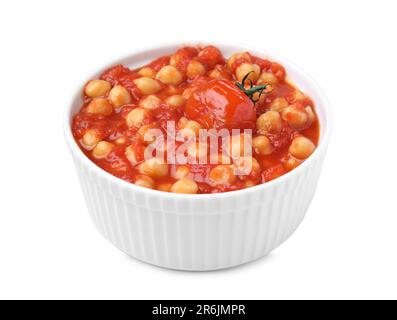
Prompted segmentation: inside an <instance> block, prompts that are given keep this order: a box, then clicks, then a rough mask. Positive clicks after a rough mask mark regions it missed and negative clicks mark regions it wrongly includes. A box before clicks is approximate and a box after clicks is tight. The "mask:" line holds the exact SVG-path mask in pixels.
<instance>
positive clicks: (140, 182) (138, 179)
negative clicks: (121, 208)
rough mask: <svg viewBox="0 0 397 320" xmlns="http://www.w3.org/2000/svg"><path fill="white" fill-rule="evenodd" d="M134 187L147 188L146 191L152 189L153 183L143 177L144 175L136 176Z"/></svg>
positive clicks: (146, 177) (151, 180) (150, 179)
mask: <svg viewBox="0 0 397 320" xmlns="http://www.w3.org/2000/svg"><path fill="white" fill-rule="evenodd" d="M134 184H135V185H137V186H140V187H143V188H148V189H153V187H154V181H153V179H152V178H150V177H148V176H145V175H142V174H140V175H137V176H136V180H135V182H134Z"/></svg>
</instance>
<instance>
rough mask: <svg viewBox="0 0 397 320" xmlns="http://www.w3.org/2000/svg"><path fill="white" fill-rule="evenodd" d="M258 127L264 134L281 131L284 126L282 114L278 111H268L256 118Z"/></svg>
mask: <svg viewBox="0 0 397 320" xmlns="http://www.w3.org/2000/svg"><path fill="white" fill-rule="evenodd" d="M256 127H257V128H258V131H259V132H260V133H262V134H265V133H279V132H280V131H281V129H282V127H283V124H282V121H281V117H280V114H279V113H278V112H277V111H267V112H265V113H263V114H261V115H260V116H259V118H258V119H256Z"/></svg>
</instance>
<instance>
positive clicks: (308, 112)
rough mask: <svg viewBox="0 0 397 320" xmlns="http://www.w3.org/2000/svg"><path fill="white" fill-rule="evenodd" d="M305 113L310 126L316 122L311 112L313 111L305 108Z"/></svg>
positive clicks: (308, 107)
mask: <svg viewBox="0 0 397 320" xmlns="http://www.w3.org/2000/svg"><path fill="white" fill-rule="evenodd" d="M305 111H306V113H307V116H308V118H309V121H310V124H312V123H313V122H314V121H315V120H316V115H315V114H314V112H313V109H312V108H311V107H310V106H307V107H306V108H305Z"/></svg>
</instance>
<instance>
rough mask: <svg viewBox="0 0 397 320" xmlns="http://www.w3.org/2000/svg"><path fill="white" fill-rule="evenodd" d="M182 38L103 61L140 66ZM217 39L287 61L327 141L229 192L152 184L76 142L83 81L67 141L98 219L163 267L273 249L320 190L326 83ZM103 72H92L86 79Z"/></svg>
mask: <svg viewBox="0 0 397 320" xmlns="http://www.w3.org/2000/svg"><path fill="white" fill-rule="evenodd" d="M196 44H197V43H194V44H192V45H196ZM183 45H186V44H173V45H166V46H161V47H156V48H153V49H147V50H142V51H140V52H137V53H133V54H131V55H130V56H128V57H126V58H124V59H121V60H118V61H114V62H112V63H109V64H107V65H105V66H104V67H109V66H112V65H115V64H118V63H121V64H124V65H126V66H129V67H134V66H135V67H137V66H141V65H143V64H145V63H147V62H149V61H151V60H153V59H154V58H157V57H159V56H162V55H166V54H171V53H173V52H175V50H176V49H178V48H180V47H181V46H183ZM214 45H216V46H217V47H218V48H220V49H221V50H222V52H223V54H224V55H225V56H226V57H227V56H229V55H231V54H232V53H234V52H239V51H247V50H248V51H250V52H251V53H253V54H255V55H257V56H260V57H268V58H269V59H272V60H275V61H278V62H280V63H281V64H282V65H283V66H284V67H285V68H286V70H287V75H288V77H289V78H290V79H291V80H292V81H293V83H295V84H296V85H297V86H298V87H299V88H300V89H302V90H303V91H304V92H306V93H307V94H308V95H309V96H310V97H311V98H312V99H313V100H314V102H315V106H316V111H317V114H318V117H319V120H320V130H321V133H320V143H319V146H318V148H317V149H316V151H315V152H314V153H313V154H312V155H311V156H310V157H309V158H308V159H307V160H306V161H305V162H304V163H303V164H302V165H300V166H299V167H298V168H296V169H294V170H292V171H291V172H289V173H287V174H285V175H283V176H282V177H280V178H277V179H275V180H273V181H270V182H268V183H265V184H261V185H258V186H255V187H252V188H248V189H244V190H239V191H232V192H226V193H218V194H199V195H184V194H174V193H167V192H162V191H156V190H151V189H145V188H142V187H138V186H135V185H133V184H131V183H128V182H126V181H123V180H121V179H119V178H116V177H114V176H112V175H111V174H109V173H107V172H105V171H104V170H102V169H101V168H99V167H98V166H96V165H95V164H94V163H93V162H91V160H89V159H88V158H87V157H86V156H85V155H84V153H83V152H82V151H81V150H80V148H79V146H78V145H77V143H76V142H75V140H74V138H73V136H72V132H71V126H70V124H71V121H72V118H73V116H74V115H75V114H76V113H77V112H78V111H79V109H80V106H81V102H82V100H81V97H82V95H81V91H82V88H83V85H84V83H82V84H81V85H80V86H79V88H78V90H77V92H76V94H75V96H74V98H73V100H72V102H71V104H70V105H69V106H68V107H67V109H66V113H65V119H64V130H65V136H66V141H67V144H68V146H69V148H70V150H71V153H72V155H73V159H74V162H75V165H76V169H77V173H78V176H79V178H80V182H81V185H82V188H83V192H84V196H85V199H86V202H87V206H88V211H89V213H90V215H91V217H92V220H93V221H94V224H95V226H96V227H97V228H98V230H99V232H100V233H101V234H102V235H103V236H104V237H105V238H106V239H108V240H109V241H110V242H111V243H113V244H114V245H115V246H116V247H117V248H119V249H120V250H122V251H124V252H125V253H126V254H128V255H130V256H132V257H135V258H137V259H139V260H141V261H144V262H147V263H151V264H154V265H157V266H161V267H166V268H172V269H180V270H196V271H204V270H215V269H222V268H229V267H233V266H237V265H240V264H243V263H246V262H249V261H253V260H256V259H258V258H260V257H263V256H264V255H266V254H268V253H269V252H270V251H272V250H273V249H275V248H276V247H278V246H279V245H280V244H281V243H282V242H284V241H285V240H286V239H287V238H288V237H289V236H290V235H291V234H292V233H293V232H294V231H295V229H296V228H297V227H298V225H299V224H300V222H301V221H302V219H303V217H304V215H305V213H306V211H307V209H308V207H309V205H310V202H311V200H312V198H313V195H314V192H315V190H316V185H317V181H318V179H319V175H320V171H321V167H322V163H323V160H324V157H325V154H326V149H327V145H328V140H329V137H330V132H331V115H330V108H329V104H328V102H327V99H326V98H325V96H324V94H323V93H322V90H321V89H319V87H318V86H317V85H316V84H315V83H314V81H313V80H312V79H311V78H310V77H309V76H307V75H306V73H304V72H303V71H302V70H300V69H298V68H297V67H296V66H294V65H293V64H291V63H290V62H288V61H285V59H282V58H280V57H278V56H277V55H274V54H269V53H268V51H267V50H265V49H259V50H258V49H252V48H246V47H240V46H233V45H222V44H216V43H214ZM99 74H100V73H99V72H98V73H97V74H93V75H90V76H89V77H87V79H86V81H88V80H89V79H93V78H96V77H98V76H99Z"/></svg>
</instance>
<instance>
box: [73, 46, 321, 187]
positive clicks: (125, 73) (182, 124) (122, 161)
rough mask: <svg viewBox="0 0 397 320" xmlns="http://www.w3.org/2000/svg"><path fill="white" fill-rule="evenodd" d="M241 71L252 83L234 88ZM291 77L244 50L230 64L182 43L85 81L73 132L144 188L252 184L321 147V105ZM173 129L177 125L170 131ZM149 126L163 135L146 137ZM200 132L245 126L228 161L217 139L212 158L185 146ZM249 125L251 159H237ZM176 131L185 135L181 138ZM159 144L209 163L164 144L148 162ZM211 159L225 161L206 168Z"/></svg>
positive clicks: (110, 168) (197, 145)
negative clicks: (149, 153)
mask: <svg viewBox="0 0 397 320" xmlns="http://www.w3.org/2000/svg"><path fill="white" fill-rule="evenodd" d="M245 74H247V77H248V78H249V79H250V81H249V80H246V82H244V83H243V85H244V87H245V90H244V91H243V90H242V89H241V88H239V87H238V86H237V85H236V82H240V83H241V81H242V80H241V77H242V76H244V75H245ZM286 76H287V75H286V71H285V69H284V67H283V66H282V65H280V64H279V63H277V62H273V61H269V60H267V59H262V58H260V57H256V56H253V55H251V54H250V53H248V52H244V53H236V54H235V55H232V56H231V57H228V58H225V57H224V56H223V55H222V53H221V51H220V50H219V49H218V48H216V47H214V46H207V47H183V48H180V49H179V50H177V51H176V52H175V53H174V54H172V55H170V56H163V57H159V58H157V59H156V60H154V61H152V62H151V63H149V64H147V65H145V66H142V67H140V68H136V69H130V68H128V67H126V66H122V65H116V66H113V67H110V68H109V69H107V70H105V71H104V72H103V73H102V74H101V76H100V77H99V79H93V80H91V81H89V82H88V83H87V84H86V85H85V87H84V88H83V104H82V106H81V109H80V111H79V112H78V113H77V114H76V115H75V116H74V118H73V123H72V132H73V135H74V137H75V139H76V141H77V143H78V144H79V146H80V148H81V150H82V151H83V152H84V153H85V155H86V156H87V157H88V158H89V159H91V160H92V161H93V162H94V163H95V164H96V165H97V166H99V167H101V168H102V169H103V170H105V171H107V172H109V173H110V174H112V175H114V176H116V177H118V178H120V179H123V180H125V181H128V182H130V183H134V184H136V185H139V186H141V187H146V188H151V189H156V190H161V191H167V192H175V193H191V194H195V193H217V192H227V191H233V190H239V189H243V188H248V187H252V186H255V185H258V184H261V183H266V182H268V181H271V180H273V179H276V178H277V177H280V176H281V175H283V174H285V173H287V172H289V171H291V170H293V169H294V168H296V167H297V166H299V165H300V164H301V163H302V162H303V161H305V160H306V158H307V157H309V156H310V155H311V153H313V152H314V150H315V148H316V146H317V145H318V140H319V131H320V125H319V121H318V118H317V115H316V112H315V105H314V103H313V101H312V100H311V99H310V97H308V96H307V95H306V94H304V93H303V92H301V91H300V90H299V89H298V88H296V87H295V86H294V85H293V84H291V83H290V82H289V81H288V80H287V78H286ZM250 85H252V86H253V87H254V89H255V88H258V86H266V90H264V91H262V93H261V95H259V91H258V92H256V93H255V94H256V95H254V96H253V97H255V99H253V97H249V96H248V94H247V92H246V90H248V89H250ZM170 123H175V132H173V133H172V132H170V131H169V125H170ZM152 129H157V130H158V131H157V132H160V133H162V137H161V138H159V137H153V136H150V134H152V133H151V132H152V131H151V130H152ZM201 129H215V130H223V131H224V132H228V133H230V134H231V135H232V132H234V131H232V130H236V129H239V130H240V133H239V134H238V135H235V136H232V138H230V139H232V140H231V144H229V145H228V148H229V149H228V150H229V151H230V150H237V153H238V155H236V154H233V153H232V152H231V153H229V154H227V155H226V156H225V155H222V154H221V151H222V145H221V143H220V142H221V139H220V138H218V140H217V141H218V142H219V146H218V148H217V149H216V150H215V151H216V152H214V150H212V149H211V148H210V147H211V146H210V145H207V146H205V145H204V144H203V143H202V141H201V140H200V141H198V142H197V141H195V142H194V143H193V142H192V141H193V140H189V139H194V138H195V137H199V132H201V131H200V130H201ZM244 129H250V130H251V131H252V135H249V136H250V139H251V140H252V143H251V144H250V145H249V148H250V150H249V151H250V153H251V154H249V155H248V156H246V155H244V157H243V158H241V152H242V149H241V145H240V146H238V145H237V144H235V143H234V142H233V141H234V140H233V139H235V138H236V139H238V140H240V138H241V139H243V138H244V137H246V136H247V134H243V130H244ZM200 134H201V133H200ZM175 135H177V136H182V137H183V139H182V140H177V141H175ZM148 137H149V138H148ZM237 137H238V138H237ZM161 139H163V140H164V141H168V140H173V141H174V143H175V148H177V149H178V148H182V147H183V146H184V145H186V146H187V147H186V150H185V151H184V154H185V155H189V156H192V155H193V157H194V156H196V157H199V156H200V155H201V156H203V157H204V158H206V160H207V162H208V163H183V161H182V162H181V161H179V160H175V161H168V156H169V155H172V156H174V155H175V154H176V153H177V152H178V151H175V150H174V149H170V148H169V147H168V146H167V147H163V149H161V148H160V149H156V152H155V154H156V155H157V156H158V154H159V153H160V154H161V150H163V153H164V159H165V160H164V161H163V162H162V163H158V162H156V161H154V160H153V159H152V160H150V158H147V157H146V156H145V151H146V150H147V148H148V146H151V145H152V144H154V143H159V141H161ZM240 141H241V140H240ZM229 142H230V140H229ZM178 150H179V149H178ZM245 151H246V150H245ZM210 156H214V157H215V158H217V159H222V160H224V162H219V163H209V159H210ZM242 159H246V160H247V159H249V162H250V165H249V166H248V171H247V172H244V173H241V171H239V170H240V169H241V168H242V167H241V166H242V165H241V160H242ZM243 168H245V169H246V168H247V166H246V165H244V166H243Z"/></svg>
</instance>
